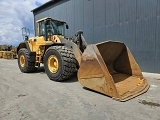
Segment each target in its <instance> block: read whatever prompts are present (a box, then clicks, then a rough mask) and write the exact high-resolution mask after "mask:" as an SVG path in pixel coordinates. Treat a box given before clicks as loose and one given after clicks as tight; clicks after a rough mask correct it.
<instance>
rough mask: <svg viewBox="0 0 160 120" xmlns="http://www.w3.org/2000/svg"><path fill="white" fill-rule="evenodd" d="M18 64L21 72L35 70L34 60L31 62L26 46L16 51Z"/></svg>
mask: <svg viewBox="0 0 160 120" xmlns="http://www.w3.org/2000/svg"><path fill="white" fill-rule="evenodd" d="M18 66H19V69H20V70H21V72H23V73H30V72H34V71H36V69H37V68H36V67H35V62H31V58H30V56H29V52H28V50H27V49H26V48H21V49H20V50H19V51H18Z"/></svg>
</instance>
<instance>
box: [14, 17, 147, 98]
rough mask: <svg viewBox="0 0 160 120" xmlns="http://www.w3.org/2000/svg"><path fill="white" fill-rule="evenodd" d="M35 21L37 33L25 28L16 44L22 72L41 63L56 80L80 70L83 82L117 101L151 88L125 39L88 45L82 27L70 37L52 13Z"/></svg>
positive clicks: (50, 76) (34, 69)
mask: <svg viewBox="0 0 160 120" xmlns="http://www.w3.org/2000/svg"><path fill="white" fill-rule="evenodd" d="M36 24H37V35H38V36H36V37H32V38H29V37H28V35H27V34H26V33H27V32H26V31H27V29H26V28H25V29H24V31H25V32H26V33H25V34H24V33H23V36H24V42H22V43H20V44H19V46H18V48H17V52H18V65H19V68H20V70H21V72H23V73H30V72H34V71H36V69H38V68H39V66H40V64H41V63H42V64H44V69H45V72H46V74H47V76H48V77H49V78H50V79H51V80H53V81H63V80H66V79H68V78H70V77H71V75H72V74H74V73H75V72H77V76H78V80H79V82H80V84H81V85H82V86H84V87H85V88H89V89H91V90H94V91H97V92H99V93H102V94H104V95H106V96H109V97H112V98H113V99H116V100H118V101H127V100H129V99H131V98H134V97H136V96H138V95H140V94H142V93H144V92H146V91H147V90H148V88H149V85H148V83H147V80H146V79H145V78H144V77H143V75H142V72H141V70H140V67H139V66H138V64H137V63H136V61H135V59H134V57H133V55H132V53H131V52H130V50H129V48H128V47H127V46H126V45H125V44H124V43H121V42H114V41H106V42H101V43H97V44H90V45H88V44H87V43H86V41H85V39H84V37H83V32H82V31H79V32H77V34H76V36H75V37H74V38H73V37H67V36H65V29H68V25H67V23H66V22H64V21H60V20H56V19H53V18H49V17H47V18H43V19H40V20H38V21H36Z"/></svg>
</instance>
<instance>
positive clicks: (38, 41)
mask: <svg viewBox="0 0 160 120" xmlns="http://www.w3.org/2000/svg"><path fill="white" fill-rule="evenodd" d="M60 37H62V38H63V36H58V35H53V36H50V37H49V38H48V40H47V41H45V39H44V37H43V36H41V37H38V36H37V37H33V38H29V40H28V44H29V48H30V50H31V51H32V52H36V62H39V63H40V62H41V58H42V56H43V54H44V50H45V45H46V44H53V43H61V41H60Z"/></svg>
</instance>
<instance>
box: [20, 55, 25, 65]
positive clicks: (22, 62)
mask: <svg viewBox="0 0 160 120" xmlns="http://www.w3.org/2000/svg"><path fill="white" fill-rule="evenodd" d="M20 65H21V67H24V66H25V57H24V55H21V56H20Z"/></svg>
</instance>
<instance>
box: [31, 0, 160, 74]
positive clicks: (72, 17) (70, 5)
mask: <svg viewBox="0 0 160 120" xmlns="http://www.w3.org/2000/svg"><path fill="white" fill-rule="evenodd" d="M60 3H61V2H60ZM60 3H56V4H54V5H53V6H50V7H48V8H44V9H43V10H41V11H38V12H37V13H34V14H35V20H38V19H40V18H42V17H53V18H56V19H60V20H64V21H66V22H67V23H68V24H69V26H70V29H69V30H67V31H66V34H67V35H68V36H74V34H75V33H76V31H78V30H79V29H81V30H83V31H84V36H85V38H86V40H87V42H88V43H97V42H101V41H105V40H116V41H122V42H124V43H125V44H126V45H127V46H128V47H129V48H130V50H131V52H132V53H133V55H134V56H135V58H136V60H137V62H138V64H139V65H140V67H141V69H142V71H147V72H157V73H160V62H159V60H160V0H63V2H62V4H60ZM113 49H114V48H113Z"/></svg>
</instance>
